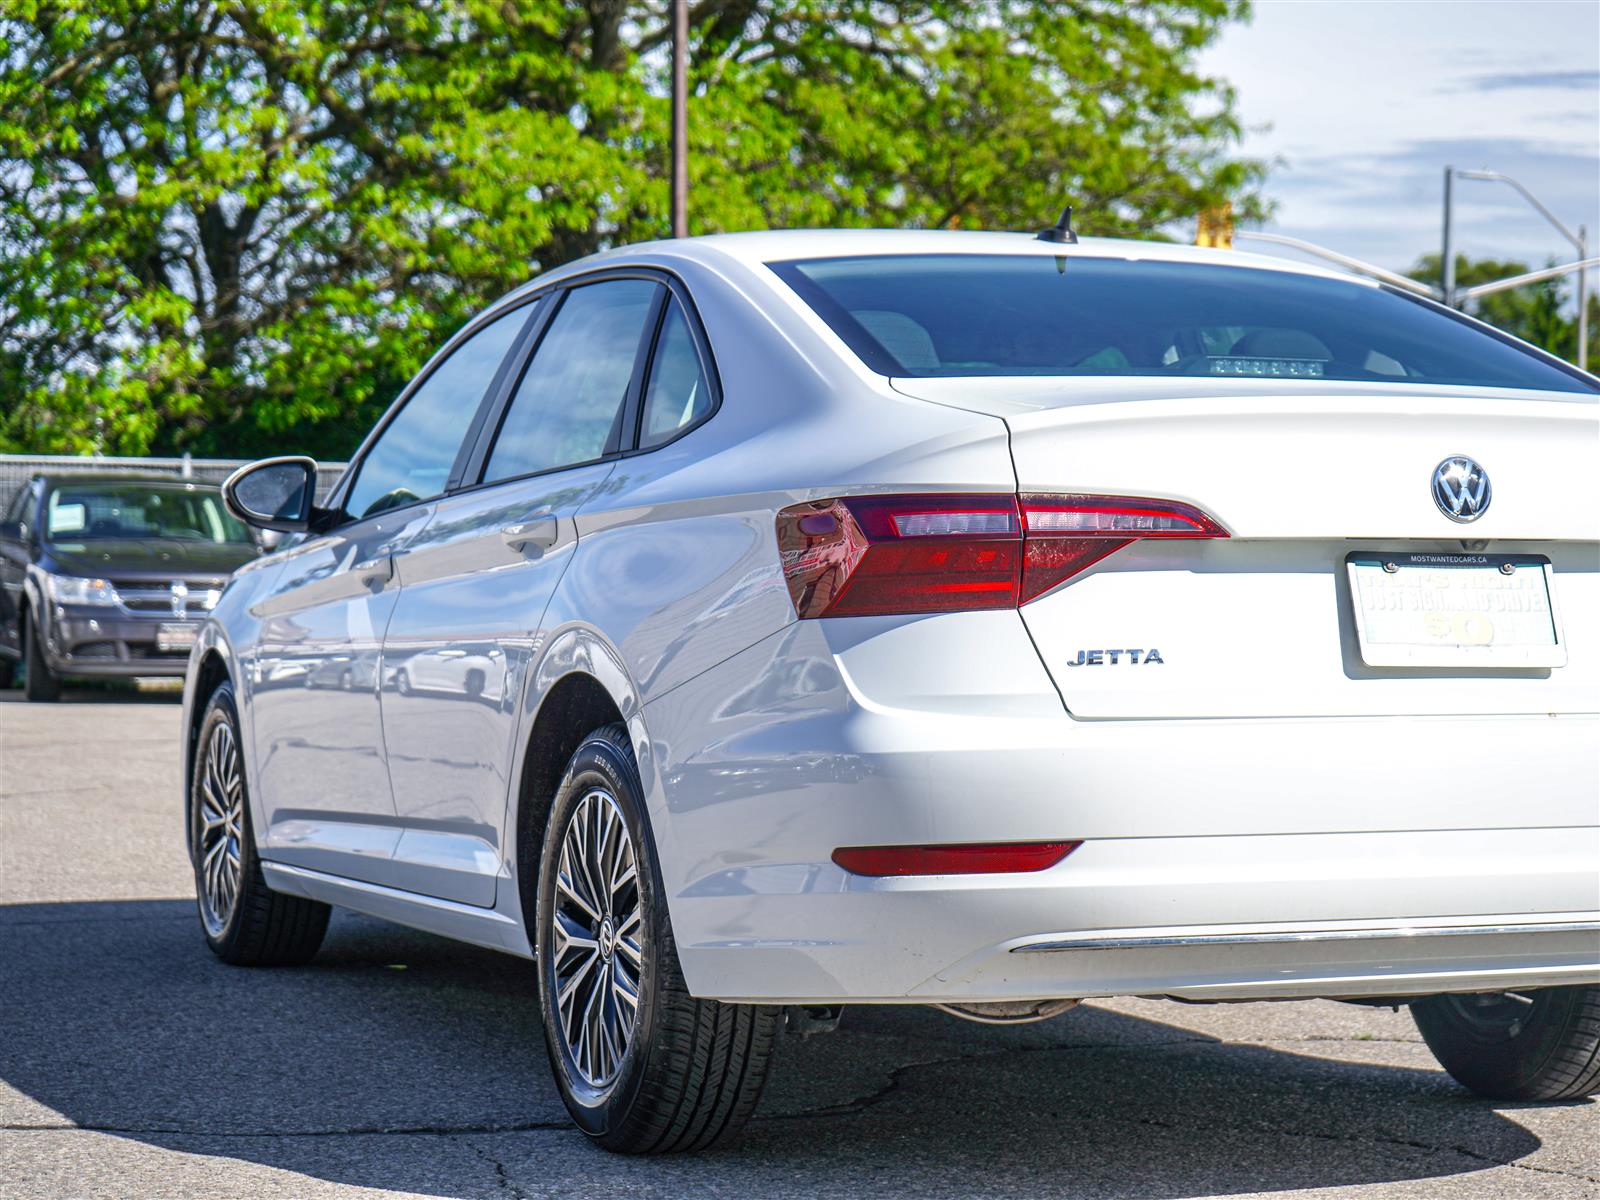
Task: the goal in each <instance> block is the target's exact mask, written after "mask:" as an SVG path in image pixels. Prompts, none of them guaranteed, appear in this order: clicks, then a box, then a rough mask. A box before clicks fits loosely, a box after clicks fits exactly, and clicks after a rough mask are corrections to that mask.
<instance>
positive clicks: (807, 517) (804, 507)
mask: <svg viewBox="0 0 1600 1200" xmlns="http://www.w3.org/2000/svg"><path fill="white" fill-rule="evenodd" d="M778 550H779V552H780V553H781V554H782V556H783V573H784V576H785V577H786V578H787V579H788V581H789V594H790V595H791V596H792V597H794V607H795V611H796V612H798V613H799V614H800V615H801V616H802V617H822V616H828V617H851V616H868V615H873V614H883V613H934V612H966V611H970V610H972V609H982V608H1015V607H1016V604H1017V586H1018V582H1019V581H1020V579H1021V577H1022V520H1021V517H1020V516H1019V515H1018V512H1017V501H1016V497H1014V496H852V497H850V498H849V499H845V500H824V501H820V502H818V503H815V504H797V505H795V506H794V507H792V508H786V509H784V510H783V511H782V512H780V513H779V514H778Z"/></svg>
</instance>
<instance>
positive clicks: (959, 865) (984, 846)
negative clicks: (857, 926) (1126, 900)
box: [833, 842, 1083, 876]
mask: <svg viewBox="0 0 1600 1200" xmlns="http://www.w3.org/2000/svg"><path fill="white" fill-rule="evenodd" d="M1081 845H1083V843H1082V842H975V843H968V844H965V845H959V846H841V847H840V848H839V849H837V850H835V851H834V852H833V861H834V862H835V863H837V864H838V865H839V866H841V867H843V868H844V869H845V870H846V871H849V872H850V873H851V874H852V875H875V876H886V875H1013V874H1017V873H1019V872H1022V871H1043V870H1044V869H1045V868H1047V867H1053V866H1055V865H1056V864H1057V863H1058V862H1060V861H1061V860H1062V859H1063V858H1065V857H1066V856H1067V855H1069V854H1071V853H1072V852H1073V851H1074V850H1076V849H1077V848H1078V847H1079V846H1081Z"/></svg>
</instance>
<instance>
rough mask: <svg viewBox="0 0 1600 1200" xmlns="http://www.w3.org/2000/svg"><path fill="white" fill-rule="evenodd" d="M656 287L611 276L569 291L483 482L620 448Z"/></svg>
mask: <svg viewBox="0 0 1600 1200" xmlns="http://www.w3.org/2000/svg"><path fill="white" fill-rule="evenodd" d="M658 286H659V285H658V284H655V283H653V282H651V281H650V280H648V279H611V280H603V281H601V282H599V283H590V284H585V285H583V286H582V287H575V288H573V289H572V290H571V291H570V292H568V293H567V295H566V297H565V299H563V300H562V302H561V307H560V308H559V309H558V310H556V315H555V317H554V318H552V320H551V322H550V327H549V328H548V329H546V330H545V332H544V336H543V337H542V338H540V340H539V348H538V350H537V351H535V352H534V355H533V359H532V361H530V362H529V364H528V367H527V370H526V371H524V372H523V376H522V381H521V382H520V383H519V384H518V385H517V391H516V394H515V395H514V396H513V397H512V398H511V403H510V405H509V406H508V407H507V409H506V414H505V418H504V419H503V420H502V422H501V425H500V430H499V433H498V434H497V435H496V436H495V441H494V448H493V450H491V451H490V453H489V463H488V466H487V467H486V468H485V470H484V475H483V478H484V482H486V483H493V482H496V481H498V480H502V479H513V478H516V477H517V476H519V475H531V474H534V473H535V472H539V471H553V470H556V469H557V468H560V467H571V466H577V465H578V464H580V463H587V462H593V461H594V460H596V459H598V458H602V457H604V456H605V454H606V453H607V452H608V451H610V450H613V449H615V448H616V447H617V444H618V441H619V438H620V434H621V428H620V426H621V422H622V411H623V404H624V402H625V401H626V400H627V397H628V386H629V384H630V383H632V381H633V372H634V365H635V363H636V362H637V360H638V356H639V346H640V343H641V341H642V340H643V337H644V331H645V322H646V320H647V319H648V318H649V316H650V310H651V306H652V305H653V304H654V303H655V298H656V290H657V288H658Z"/></svg>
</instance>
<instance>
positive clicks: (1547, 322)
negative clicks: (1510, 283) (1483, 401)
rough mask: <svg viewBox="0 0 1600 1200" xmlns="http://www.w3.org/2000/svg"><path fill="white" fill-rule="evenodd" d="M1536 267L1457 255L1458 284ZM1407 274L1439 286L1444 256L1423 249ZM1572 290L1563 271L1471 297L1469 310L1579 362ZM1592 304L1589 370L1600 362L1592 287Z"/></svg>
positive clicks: (1599, 316) (1599, 318)
mask: <svg viewBox="0 0 1600 1200" xmlns="http://www.w3.org/2000/svg"><path fill="white" fill-rule="evenodd" d="M1547 265H1552V266H1553V265H1554V264H1553V263H1551V264H1547ZM1532 269H1533V268H1532V267H1529V266H1528V264H1527V263H1520V262H1510V261H1501V260H1499V259H1493V258H1468V257H1467V256H1466V255H1464V254H1460V255H1457V256H1456V287H1458V288H1470V287H1476V286H1477V285H1478V284H1480V283H1493V282H1494V281H1495V280H1497V279H1510V278H1511V277H1512V276H1514V275H1525V274H1527V273H1528V272H1529V271H1530V270H1532ZM1406 274H1408V275H1410V276H1411V277H1412V278H1413V279H1419V280H1421V281H1422V282H1423V283H1431V284H1433V285H1434V286H1436V287H1437V286H1438V285H1439V282H1440V271H1439V256H1438V255H1437V254H1424V255H1423V256H1422V257H1421V258H1420V259H1418V260H1417V262H1416V265H1415V266H1413V267H1412V268H1411V270H1409V271H1408V272H1406ZM1571 295H1572V277H1571V276H1565V275H1564V276H1560V277H1558V278H1556V279H1546V280H1545V281H1544V282H1542V283H1533V284H1526V285H1524V286H1523V287H1519V288H1510V289H1508V290H1507V291H1504V292H1490V293H1489V294H1488V295H1487V296H1482V297H1480V298H1479V299H1477V300H1472V301H1469V302H1468V303H1467V304H1466V306H1465V310H1464V311H1466V312H1468V313H1470V314H1471V315H1472V316H1474V317H1477V318H1478V320H1480V321H1487V322H1488V323H1489V324H1490V325H1493V326H1494V327H1495V328H1497V329H1503V330H1505V331H1506V332H1507V333H1509V334H1511V335H1512V336H1514V337H1519V338H1521V339H1522V340H1523V341H1525V342H1530V343H1532V344H1533V345H1535V346H1538V347H1539V348H1540V349H1541V350H1548V351H1549V352H1550V353H1551V354H1554V355H1556V356H1557V357H1559V358H1564V359H1566V360H1567V361H1568V362H1570V363H1576V362H1577V361H1578V313H1577V309H1576V306H1575V305H1573V304H1572V303H1571V302H1570V297H1571ZM1587 303H1588V308H1589V369H1590V370H1591V371H1592V370H1594V369H1595V367H1596V365H1597V364H1600V297H1597V296H1596V295H1595V294H1594V291H1593V290H1592V289H1591V290H1590V292H1589V295H1588V300H1587Z"/></svg>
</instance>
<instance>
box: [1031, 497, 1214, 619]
mask: <svg viewBox="0 0 1600 1200" xmlns="http://www.w3.org/2000/svg"><path fill="white" fill-rule="evenodd" d="M1022 525H1023V530H1024V535H1025V537H1026V552H1025V562H1024V565H1023V569H1022V594H1021V596H1020V597H1019V602H1020V603H1022V604H1026V603H1027V602H1028V601H1029V600H1032V599H1033V598H1034V597H1036V596H1042V595H1043V594H1044V593H1045V592H1048V591H1049V590H1050V589H1051V588H1053V587H1055V586H1057V585H1058V584H1060V583H1062V582H1064V581H1066V580H1067V579H1070V578H1071V577H1072V576H1074V575H1076V574H1077V573H1078V572H1079V571H1082V570H1084V569H1085V568H1087V567H1092V566H1093V565H1094V564H1095V563H1097V562H1099V561H1100V560H1101V559H1102V558H1104V557H1106V555H1108V554H1115V553H1116V552H1117V551H1118V550H1121V549H1122V548H1123V547H1124V546H1126V545H1127V544H1128V543H1129V542H1136V541H1141V540H1143V539H1145V538H1225V537H1227V536H1228V533H1227V530H1225V529H1223V528H1222V526H1220V525H1218V524H1217V523H1216V522H1215V521H1213V520H1212V519H1211V518H1210V517H1208V516H1206V515H1205V513H1203V512H1201V511H1200V510H1199V509H1198V508H1194V507H1192V506H1191V505H1188V504H1180V503H1178V502H1177V501H1176V500H1141V499H1137V498H1135V497H1132V496H1057V495H1025V496H1023V497H1022Z"/></svg>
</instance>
